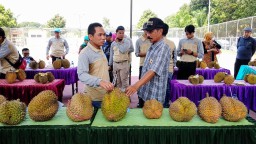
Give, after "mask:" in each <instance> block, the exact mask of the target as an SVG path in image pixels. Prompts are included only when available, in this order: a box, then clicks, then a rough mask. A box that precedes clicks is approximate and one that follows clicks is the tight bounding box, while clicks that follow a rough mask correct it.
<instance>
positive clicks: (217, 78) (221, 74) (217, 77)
mask: <svg viewBox="0 0 256 144" xmlns="http://www.w3.org/2000/svg"><path fill="white" fill-rule="evenodd" d="M226 75H227V73H224V72H218V73H217V74H215V76H214V82H216V83H219V82H222V81H223V80H224V78H225V77H226Z"/></svg>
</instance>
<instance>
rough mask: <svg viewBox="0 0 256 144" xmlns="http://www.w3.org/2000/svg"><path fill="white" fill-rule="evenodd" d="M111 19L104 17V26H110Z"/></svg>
mask: <svg viewBox="0 0 256 144" xmlns="http://www.w3.org/2000/svg"><path fill="white" fill-rule="evenodd" d="M109 21H110V20H109V19H108V18H106V17H104V18H103V26H104V28H110V22H109Z"/></svg>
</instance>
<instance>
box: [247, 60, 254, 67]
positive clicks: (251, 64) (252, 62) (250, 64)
mask: <svg viewBox="0 0 256 144" xmlns="http://www.w3.org/2000/svg"><path fill="white" fill-rule="evenodd" d="M248 65H249V66H256V59H254V60H253V61H250V62H249V63H248Z"/></svg>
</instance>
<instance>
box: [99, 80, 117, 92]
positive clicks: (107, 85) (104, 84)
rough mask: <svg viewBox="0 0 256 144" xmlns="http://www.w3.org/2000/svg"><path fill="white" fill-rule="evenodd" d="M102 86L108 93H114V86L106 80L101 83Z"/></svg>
mask: <svg viewBox="0 0 256 144" xmlns="http://www.w3.org/2000/svg"><path fill="white" fill-rule="evenodd" d="M100 86H101V87H102V88H104V89H105V90H106V91H112V90H113V89H114V85H113V84H112V83H111V82H107V81H104V80H101V81H100Z"/></svg>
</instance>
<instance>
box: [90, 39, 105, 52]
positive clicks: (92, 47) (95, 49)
mask: <svg viewBox="0 0 256 144" xmlns="http://www.w3.org/2000/svg"><path fill="white" fill-rule="evenodd" d="M87 46H89V47H90V48H91V49H92V50H93V51H95V52H98V53H99V52H101V51H102V49H101V48H100V49H97V48H95V47H94V46H93V45H92V44H91V43H90V42H88V43H87Z"/></svg>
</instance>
